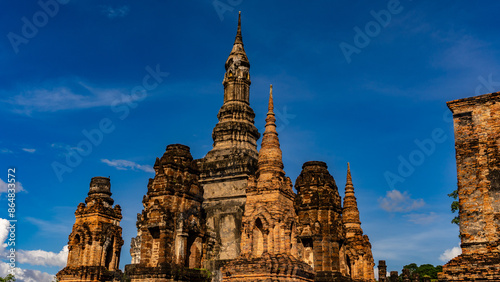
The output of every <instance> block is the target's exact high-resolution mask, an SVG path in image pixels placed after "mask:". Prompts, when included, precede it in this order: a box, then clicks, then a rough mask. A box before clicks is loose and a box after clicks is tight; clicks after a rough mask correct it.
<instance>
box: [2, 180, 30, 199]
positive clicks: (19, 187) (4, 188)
mask: <svg viewBox="0 0 500 282" xmlns="http://www.w3.org/2000/svg"><path fill="white" fill-rule="evenodd" d="M15 184H16V192H21V191H26V190H24V187H23V185H22V184H21V182H16V183H15ZM8 189H9V185H8V183H6V182H5V181H3V180H2V179H1V178H0V195H1V194H2V193H7V190H8Z"/></svg>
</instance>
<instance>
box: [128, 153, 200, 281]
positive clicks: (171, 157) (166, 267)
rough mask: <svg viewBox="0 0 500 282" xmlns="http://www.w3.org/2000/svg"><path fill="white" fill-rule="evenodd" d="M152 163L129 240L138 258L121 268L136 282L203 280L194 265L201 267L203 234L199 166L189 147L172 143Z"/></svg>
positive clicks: (132, 251)
mask: <svg viewBox="0 0 500 282" xmlns="http://www.w3.org/2000/svg"><path fill="white" fill-rule="evenodd" d="M154 169H155V177H154V179H150V181H149V183H148V192H147V194H146V196H144V199H143V200H142V203H143V205H144V210H143V211H142V213H141V214H139V215H138V220H137V229H138V237H136V238H135V239H134V240H132V245H133V247H135V248H132V249H131V254H132V255H133V256H134V257H133V261H134V262H137V263H136V264H130V265H127V267H126V268H125V272H126V274H127V276H128V277H129V278H131V281H136V282H142V281H203V280H204V279H205V278H207V274H205V273H201V271H195V270H194V269H195V268H201V260H202V255H203V243H204V236H205V222H204V216H203V214H202V208H201V204H202V201H203V188H202V187H201V186H200V185H199V183H198V177H199V170H198V166H197V164H196V162H195V161H194V160H193V157H192V156H191V153H190V152H189V147H187V146H184V145H180V144H175V145H168V146H167V149H166V151H165V153H164V154H163V156H162V157H161V158H157V159H156V162H155V165H154ZM138 244H140V245H138ZM137 248H138V249H139V250H140V252H137V250H136V249H137ZM138 255H140V257H137V256H138ZM200 279H201V280H200Z"/></svg>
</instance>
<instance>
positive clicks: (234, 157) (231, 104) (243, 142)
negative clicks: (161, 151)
mask: <svg viewBox="0 0 500 282" xmlns="http://www.w3.org/2000/svg"><path fill="white" fill-rule="evenodd" d="M225 70H226V72H225V74H224V80H223V82H222V84H223V86H224V99H223V105H222V107H221V108H220V111H219V113H218V115H217V118H218V120H219V122H218V123H217V124H216V126H215V128H214V130H213V133H212V138H213V148H212V150H211V151H210V152H208V153H207V155H206V156H205V157H204V158H202V159H200V160H198V164H199V168H200V172H201V174H200V184H201V185H202V186H203V189H204V192H205V194H204V202H203V208H204V210H205V212H206V216H207V228H208V229H207V231H208V232H209V235H210V241H211V242H212V243H211V244H210V246H209V248H208V250H207V259H206V260H205V263H204V267H205V268H207V269H209V270H210V271H211V272H212V273H213V274H214V277H215V278H214V281H220V279H221V277H222V276H221V272H220V269H221V266H222V265H223V264H224V263H226V262H227V261H228V260H231V259H234V258H236V257H238V255H239V254H240V240H241V219H242V216H243V212H244V210H245V201H246V195H245V190H246V188H247V183H248V178H249V177H250V176H251V175H254V174H255V171H256V169H257V157H258V152H257V140H258V139H259V137H260V134H259V132H258V130H257V128H256V127H255V125H254V118H255V113H254V111H253V110H252V108H251V107H250V83H251V82H250V74H249V71H250V62H249V60H248V57H247V55H246V52H245V49H244V47H243V39H242V35H241V14H240V15H239V17H238V28H237V32H236V38H235V40H234V44H233V47H232V50H231V52H230V54H229V57H228V58H227V60H226V63H225Z"/></svg>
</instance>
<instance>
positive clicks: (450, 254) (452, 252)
mask: <svg viewBox="0 0 500 282" xmlns="http://www.w3.org/2000/svg"><path fill="white" fill-rule="evenodd" d="M460 254H462V248H460V246H458V247H453V248H451V249H447V250H445V251H444V252H443V253H442V254H441V255H440V256H439V260H441V261H442V262H449V261H450V260H451V259H452V258H454V257H457V256H459V255H460Z"/></svg>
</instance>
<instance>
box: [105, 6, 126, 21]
mask: <svg viewBox="0 0 500 282" xmlns="http://www.w3.org/2000/svg"><path fill="white" fill-rule="evenodd" d="M101 7H102V10H101V12H102V13H103V14H104V15H105V16H106V17H108V18H109V19H115V18H123V17H125V16H127V15H128V13H129V12H130V7H129V6H127V5H124V6H121V7H116V8H113V7H111V6H101Z"/></svg>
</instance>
